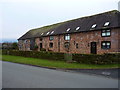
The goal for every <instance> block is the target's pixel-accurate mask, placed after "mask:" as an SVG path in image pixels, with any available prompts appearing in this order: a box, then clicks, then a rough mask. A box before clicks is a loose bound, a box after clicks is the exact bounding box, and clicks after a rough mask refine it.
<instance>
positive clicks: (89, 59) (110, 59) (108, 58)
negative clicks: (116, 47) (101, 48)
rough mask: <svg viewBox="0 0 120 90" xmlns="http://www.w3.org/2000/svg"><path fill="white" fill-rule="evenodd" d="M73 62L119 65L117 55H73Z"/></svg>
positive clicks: (118, 56) (119, 58)
mask: <svg viewBox="0 0 120 90" xmlns="http://www.w3.org/2000/svg"><path fill="white" fill-rule="evenodd" d="M73 61H76V62H78V63H84V64H118V63H120V53H119V54H117V53H116V54H103V55H95V54H73Z"/></svg>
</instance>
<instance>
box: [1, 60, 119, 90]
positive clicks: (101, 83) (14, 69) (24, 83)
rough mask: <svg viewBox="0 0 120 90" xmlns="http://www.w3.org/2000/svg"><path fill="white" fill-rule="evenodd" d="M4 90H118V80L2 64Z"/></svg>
mask: <svg viewBox="0 0 120 90" xmlns="http://www.w3.org/2000/svg"><path fill="white" fill-rule="evenodd" d="M2 70H3V71H2V79H3V80H2V87H3V88H118V80H117V79H111V78H106V77H101V76H92V75H87V74H83V73H75V72H65V71H60V70H58V71H57V70H52V69H46V68H40V67H33V66H28V65H22V64H15V63H10V62H2Z"/></svg>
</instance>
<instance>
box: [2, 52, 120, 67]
mask: <svg viewBox="0 0 120 90" xmlns="http://www.w3.org/2000/svg"><path fill="white" fill-rule="evenodd" d="M2 54H6V55H15V56H24V57H33V58H40V59H48V60H63V61H65V60H66V55H67V54H64V53H55V52H46V51H18V50H16V51H15V50H2ZM68 59H69V58H68ZM72 61H74V62H77V63H82V64H100V65H101V64H118V63H120V53H113V54H102V55H97V54H72Z"/></svg>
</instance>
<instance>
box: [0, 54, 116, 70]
mask: <svg viewBox="0 0 120 90" xmlns="http://www.w3.org/2000/svg"><path fill="white" fill-rule="evenodd" d="M0 57H1V56H0ZM2 60H3V61H8V62H14V63H21V64H29V65H36V66H42V67H50V68H51V67H52V68H66V69H103V68H106V69H107V68H118V65H117V64H111V65H92V64H79V63H66V62H64V61H52V60H45V59H36V58H28V57H21V56H11V55H2Z"/></svg>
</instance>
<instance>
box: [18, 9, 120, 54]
mask: <svg viewBox="0 0 120 90" xmlns="http://www.w3.org/2000/svg"><path fill="white" fill-rule="evenodd" d="M18 45H19V50H24V51H29V50H34V49H35V47H38V48H37V50H38V51H41V50H46V51H53V52H64V53H82V54H90V53H93V54H103V53H108V52H120V12H119V11H117V10H113V11H108V12H104V13H100V14H96V15H92V16H87V17H82V18H78V19H74V20H70V21H66V22H61V23H57V24H53V25H48V26H45V27H41V28H36V29H32V30H30V31H28V32H27V33H26V34H24V35H23V36H22V37H20V38H19V39H18Z"/></svg>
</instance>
